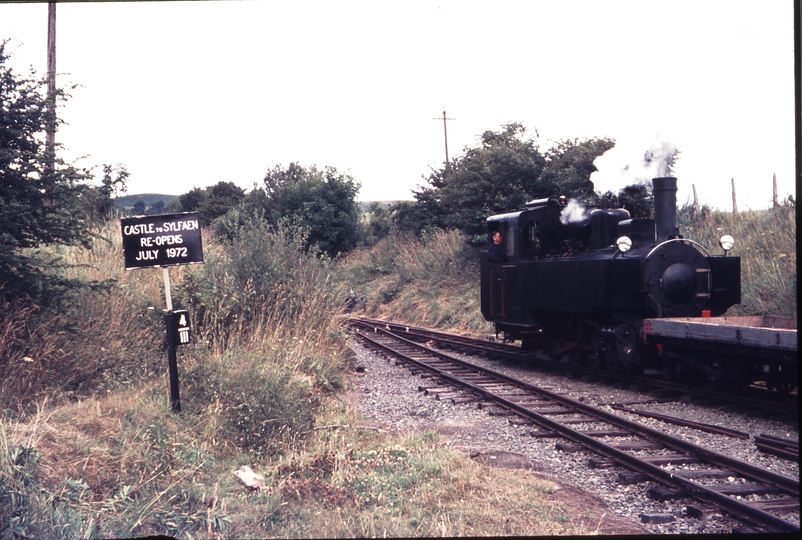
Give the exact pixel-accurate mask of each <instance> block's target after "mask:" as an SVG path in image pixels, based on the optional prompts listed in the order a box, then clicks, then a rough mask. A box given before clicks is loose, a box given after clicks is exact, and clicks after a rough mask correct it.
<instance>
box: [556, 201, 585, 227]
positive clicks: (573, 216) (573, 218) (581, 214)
mask: <svg viewBox="0 0 802 540" xmlns="http://www.w3.org/2000/svg"><path fill="white" fill-rule="evenodd" d="M587 215H588V209H587V208H585V207H584V206H582V203H579V202H577V201H576V200H574V199H571V200H569V201H568V204H567V205H565V208H563V209H562V212H560V223H562V224H563V225H567V224H569V223H576V222H577V221H582V220H583V219H585V217H587Z"/></svg>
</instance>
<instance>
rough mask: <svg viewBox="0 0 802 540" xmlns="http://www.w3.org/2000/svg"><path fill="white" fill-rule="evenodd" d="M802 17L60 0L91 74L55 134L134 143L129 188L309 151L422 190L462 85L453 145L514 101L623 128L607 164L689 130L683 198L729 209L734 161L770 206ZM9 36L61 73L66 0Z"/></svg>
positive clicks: (543, 119) (783, 178)
mask: <svg viewBox="0 0 802 540" xmlns="http://www.w3.org/2000/svg"><path fill="white" fill-rule="evenodd" d="M793 19H794V17H793V0H744V1H734V0H659V1H658V0H629V1H628V0H604V1H600V0H559V1H558V0H540V1H536V0H527V1H507V2H504V1H498V0H496V1H494V2H489V1H487V0H483V1H481V2H479V1H475V2H470V1H465V0H463V1H450V0H436V1H424V0H420V1H414V0H406V1H403V2H402V1H384V2H375V1H372V2H371V1H362V2H355V1H350V2H346V1H343V0H332V1H317V2H313V1H298V0H296V1H292V2H290V1H257V0H255V1H221V2H215V1H208V2H146V3H143V2H122V3H77V4H70V3H66V4H65V3H59V4H58V7H57V72H58V74H59V77H58V84H59V86H64V85H66V84H68V83H78V84H80V85H82V86H81V87H79V88H77V89H75V90H73V91H72V98H71V99H70V100H69V101H68V102H67V104H66V106H65V107H64V108H63V110H62V112H61V115H62V117H63V118H64V119H65V120H66V121H67V122H68V123H69V125H68V126H66V127H63V128H62V129H61V130H60V131H59V132H58V134H57V137H56V140H57V141H58V142H60V143H62V144H64V145H65V147H66V151H65V152H64V153H63V156H64V157H65V158H66V159H68V160H69V161H71V160H72V159H75V158H77V157H79V156H84V155H87V154H88V155H89V157H87V158H85V159H83V160H81V161H79V162H78V164H79V165H82V166H91V165H95V164H101V163H111V164H116V163H123V164H125V165H126V166H127V167H128V170H129V172H130V173H131V177H130V179H129V182H128V185H129V193H131V194H139V193H165V194H176V195H177V194H182V193H185V192H187V191H189V190H190V189H192V188H193V187H207V186H210V185H213V184H216V183H217V182H219V181H221V180H222V181H231V182H234V183H236V184H237V185H239V186H241V187H243V188H248V189H249V188H251V187H252V186H253V184H254V183H261V180H262V178H263V177H264V174H265V172H266V171H267V170H268V169H270V168H272V167H274V166H275V165H277V164H280V165H282V166H287V165H289V163H290V162H292V161H296V162H299V163H300V164H301V165H304V166H311V165H314V164H316V165H318V167H320V168H322V167H324V166H326V165H331V166H334V167H336V168H337V169H338V170H339V171H340V172H344V173H349V174H351V175H353V176H354V177H355V178H356V179H357V180H358V181H360V182H361V184H362V189H361V191H360V194H359V199H360V200H365V201H368V200H397V199H412V189H414V188H415V187H416V186H418V185H419V184H423V183H424V180H423V178H422V177H423V176H428V173H429V171H430V167H434V168H440V167H442V166H443V162H444V159H445V155H444V154H445V151H444V137H443V122H442V113H443V109H444V107H445V109H446V112H447V114H448V117H450V118H454V120H453V121H449V122H448V149H449V156H450V157H451V158H453V157H455V156H457V155H460V154H462V152H463V150H464V148H465V147H466V146H469V147H473V146H475V145H476V144H477V138H478V136H479V135H480V134H481V133H482V132H483V131H486V130H494V131H497V130H499V129H500V128H501V126H502V125H503V124H506V123H509V122H520V123H522V124H523V125H524V126H525V127H526V128H527V129H528V130H529V131H530V133H531V134H533V135H534V132H535V129H536V130H537V132H538V133H539V135H540V140H541V146H542V147H543V148H544V149H545V148H546V147H548V146H549V143H550V141H553V140H558V139H565V138H571V139H573V138H579V139H584V138H591V137H604V136H607V137H611V138H613V139H615V140H616V141H617V142H618V151H617V152H616V154H614V155H613V156H609V157H608V158H607V159H606V162H605V163H601V162H600V163H599V165H600V169H601V170H600V173H601V174H600V173H596V174H594V176H593V178H592V179H593V180H594V182H596V183H597V184H599V185H602V183H603V182H616V180H617V179H618V169H619V168H620V167H619V165H620V162H622V161H630V160H637V159H638V157H639V156H640V155H642V154H643V153H644V152H645V151H646V150H648V149H649V148H650V147H651V146H652V144H653V143H654V142H655V140H658V141H663V142H664V141H669V142H670V143H673V144H675V145H676V146H677V147H679V149H680V151H681V156H680V160H679V162H678V165H677V167H676V169H675V171H674V174H675V176H677V177H678V178H679V186H680V190H679V193H678V201H679V203H680V204H682V203H684V202H686V201H688V200H692V195H691V193H692V192H691V185H692V184H695V186H696V190H697V193H698V196H699V199H700V202H701V203H702V204H710V205H711V206H714V207H717V208H721V209H726V210H729V209H731V207H732V192H731V179H732V178H734V179H735V184H736V191H737V196H738V208H739V210H742V209H747V208H753V209H757V208H766V207H768V206H769V204H770V202H771V196H772V175H773V174H776V175H777V182H778V190H779V193H780V196H781V197H783V196H787V195H788V194H790V193H795V186H794V175H795V170H794V164H795V154H794V149H795V142H794V115H795V112H794V73H793V72H794V69H793V68H794V52H793V47H794V37H793V26H794V20H793ZM0 37H2V38H11V40H12V42H11V44H10V50H12V51H14V59H13V64H12V65H14V66H15V69H17V70H18V71H20V72H22V73H26V72H27V67H28V66H31V65H32V66H33V67H34V68H35V69H36V70H37V72H38V73H39V74H40V75H44V74H45V71H46V58H47V50H46V49H47V4H0ZM434 118H440V120H439V121H437V120H435V119H434ZM602 165H603V166H604V168H603V169H602ZM605 185H606V184H605ZM623 185H625V182H624V181H621V183H620V184H619V185H618V187H623Z"/></svg>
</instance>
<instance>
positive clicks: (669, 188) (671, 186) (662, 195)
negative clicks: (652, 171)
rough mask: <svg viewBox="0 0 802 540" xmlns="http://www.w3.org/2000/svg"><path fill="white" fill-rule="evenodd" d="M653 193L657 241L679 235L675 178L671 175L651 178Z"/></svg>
mask: <svg viewBox="0 0 802 540" xmlns="http://www.w3.org/2000/svg"><path fill="white" fill-rule="evenodd" d="M652 185H653V189H652V192H653V193H654V222H655V225H656V228H657V241H658V242H663V241H665V240H668V239H669V238H670V237H672V236H675V237H676V236H679V229H678V228H677V179H676V178H674V177H673V176H664V177H662V178H654V179H652Z"/></svg>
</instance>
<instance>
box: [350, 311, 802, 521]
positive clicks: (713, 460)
mask: <svg viewBox="0 0 802 540" xmlns="http://www.w3.org/2000/svg"><path fill="white" fill-rule="evenodd" d="M373 330H374V332H375V333H380V334H381V335H385V336H388V337H390V338H392V339H395V340H398V341H400V342H402V343H405V344H407V345H408V346H411V347H413V348H415V349H418V350H422V351H425V352H426V353H427V354H431V355H433V356H435V357H438V358H442V359H444V360H448V361H450V362H453V363H454V364H457V365H461V366H470V367H471V368H472V369H474V370H476V371H478V372H480V373H482V374H483V375H486V376H492V377H495V378H497V379H498V380H502V381H504V382H506V383H507V384H511V385H515V386H518V387H519V388H522V389H525V390H527V391H530V392H533V393H537V394H540V395H542V396H544V397H546V398H548V399H550V400H553V401H555V402H557V403H559V404H561V405H563V406H565V407H569V408H572V409H574V410H576V411H578V412H582V413H584V414H586V415H588V416H590V417H592V418H596V419H599V420H602V421H604V422H607V423H609V424H611V425H614V426H617V427H620V428H622V429H625V430H627V431H629V432H631V433H634V434H637V435H639V436H641V437H643V438H646V439H650V440H654V441H658V442H660V444H663V445H664V446H665V447H667V448H671V449H673V450H675V451H678V452H683V453H686V454H690V455H692V456H695V457H697V458H698V459H700V460H702V461H705V462H707V463H709V464H714V465H716V466H719V467H722V468H726V469H729V470H731V471H734V472H737V473H739V474H741V475H742V476H744V477H746V478H749V479H752V480H757V481H760V482H762V483H764V484H768V485H771V486H774V487H776V488H778V489H779V490H781V491H784V492H786V493H790V494H793V495H795V496H797V497H798V496H799V482H798V481H795V480H792V479H790V478H787V477H784V476H781V475H778V474H776V473H773V472H771V471H766V470H765V469H761V468H759V467H755V466H753V465H751V464H749V463H745V462H743V461H740V460H736V459H734V458H730V457H728V456H724V455H721V454H718V453H716V452H713V451H711V450H708V449H705V448H702V447H699V446H697V445H693V444H691V443H687V442H685V441H682V440H679V439H675V438H673V437H669V436H667V435H665V434H662V433H660V432H658V431H655V430H653V429H651V428H648V427H646V426H643V425H641V424H637V423H634V422H630V421H627V420H625V419H623V418H621V417H619V416H616V415H613V414H610V413H607V412H605V411H602V410H600V409H597V408H595V407H591V406H589V405H585V404H583V403H580V402H577V401H574V400H571V399H569V398H566V397H563V396H560V395H558V394H555V393H553V392H550V391H548V390H545V389H542V388H538V387H536V386H534V385H531V384H528V383H524V382H522V381H518V380H516V379H514V378H512V377H508V376H506V375H504V374H501V373H498V372H495V371H493V370H490V369H487V368H482V367H478V366H474V365H472V364H470V363H468V362H464V361H462V360H460V359H457V358H454V357H451V356H449V355H447V354H445V353H442V352H440V351H436V350H434V349H431V348H430V347H426V346H424V345H421V344H420V343H416V342H414V341H412V340H409V339H406V338H403V337H401V336H398V335H395V334H393V333H392V332H390V331H387V330H385V329H382V328H376V327H374V328H373ZM359 336H360V337H361V338H362V339H364V340H366V341H368V342H370V343H371V344H373V345H374V346H375V347H377V348H379V349H382V350H385V351H387V352H388V353H390V354H392V355H396V356H399V357H401V358H402V359H403V360H404V361H405V362H408V363H410V364H413V365H416V366H419V367H420V368H423V369H426V370H429V371H432V372H434V373H436V374H437V376H438V377H439V378H441V379H442V380H444V381H448V382H450V383H452V384H454V385H455V386H458V387H462V388H466V389H468V390H469V391H471V392H473V393H475V394H478V395H480V396H482V397H484V398H486V399H488V400H491V401H493V402H495V403H498V404H500V405H502V406H503V407H505V408H507V409H509V410H511V411H514V412H516V413H517V414H519V415H521V416H523V417H524V418H527V419H530V420H532V421H534V422H536V423H537V424H539V425H541V426H543V427H545V428H547V429H550V430H551V431H554V432H555V433H558V434H560V435H561V436H563V437H565V438H566V439H568V440H571V441H574V442H576V443H578V444H580V445H582V446H585V447H586V448H590V449H592V450H593V451H595V452H597V453H599V454H601V455H603V456H605V457H607V458H609V459H611V460H613V461H615V462H617V463H620V464H622V465H624V466H626V467H627V468H630V469H632V470H635V471H638V472H640V473H641V474H644V475H646V476H647V477H649V478H651V479H653V480H655V481H657V482H659V483H663V484H667V485H670V486H674V487H677V488H679V489H681V490H682V491H683V492H684V493H686V494H688V495H689V496H691V497H692V498H696V499H699V500H703V501H706V502H712V503H714V504H716V505H718V506H719V507H720V508H722V509H724V510H726V511H727V512H729V513H730V514H732V515H736V516H739V517H741V518H744V519H746V520H747V521H751V522H753V523H758V524H760V525H762V526H766V527H768V528H769V530H770V532H796V531H799V527H798V526H797V525H794V524H793V523H789V522H787V521H785V520H783V519H781V518H778V517H777V516H775V515H773V514H770V513H769V512H766V511H763V510H761V509H759V508H755V507H754V506H751V505H749V504H748V503H745V502H740V501H738V500H736V499H733V498H732V497H729V496H728V495H725V494H723V493H720V492H718V491H716V490H714V489H710V488H706V487H704V486H701V485H699V484H695V483H693V482H691V481H690V480H687V479H685V478H682V477H681V476H678V475H676V474H674V473H672V472H670V471H666V470H664V469H662V468H660V467H659V466H656V465H653V464H651V463H648V462H645V461H642V460H640V459H638V458H637V457H635V456H632V455H630V454H627V453H626V452H623V451H621V450H618V449H617V448H614V447H612V446H610V445H608V444H605V443H603V442H602V441H599V440H596V439H594V438H593V437H590V436H588V435H585V434H583V433H579V432H577V431H575V430H573V429H571V428H569V427H567V426H565V425H563V424H561V423H559V422H557V421H555V420H552V419H550V418H548V417H546V416H544V415H542V414H539V413H537V412H535V411H532V410H530V409H527V408H526V407H524V406H522V405H519V404H517V403H515V402H513V401H510V400H508V399H505V398H503V397H501V396H498V395H495V394H494V393H493V392H492V391H489V390H487V389H485V388H483V387H482V386H479V385H476V384H473V383H471V382H467V381H465V380H464V379H461V378H459V377H457V376H454V375H451V374H449V373H445V372H443V371H442V370H440V369H437V368H434V367H432V366H430V365H428V364H427V363H426V362H423V361H420V360H418V359H416V358H413V357H411V356H410V355H408V354H404V353H401V352H399V351H398V350H396V349H393V348H392V347H390V346H388V345H385V344H383V343H380V342H379V341H377V340H375V339H372V338H370V337H368V336H367V335H365V334H364V333H361V332H360V333H359Z"/></svg>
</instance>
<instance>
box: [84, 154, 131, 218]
mask: <svg viewBox="0 0 802 540" xmlns="http://www.w3.org/2000/svg"><path fill="white" fill-rule="evenodd" d="M129 176H130V173H129V172H128V169H127V168H126V167H125V165H123V164H121V163H119V164H117V165H115V166H111V165H103V178H101V179H100V185H99V186H95V187H91V188H90V189H89V190H87V192H86V193H85V197H86V199H85V201H84V202H85V205H86V212H87V214H88V215H89V220H90V222H91V223H92V224H95V223H100V222H103V221H106V220H108V219H109V218H110V217H111V216H112V214H113V211H114V197H116V196H117V195H118V194H119V193H125V192H126V191H127V189H128V188H127V186H126V180H127V179H128V177H129ZM142 213H144V208H143V209H142Z"/></svg>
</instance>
